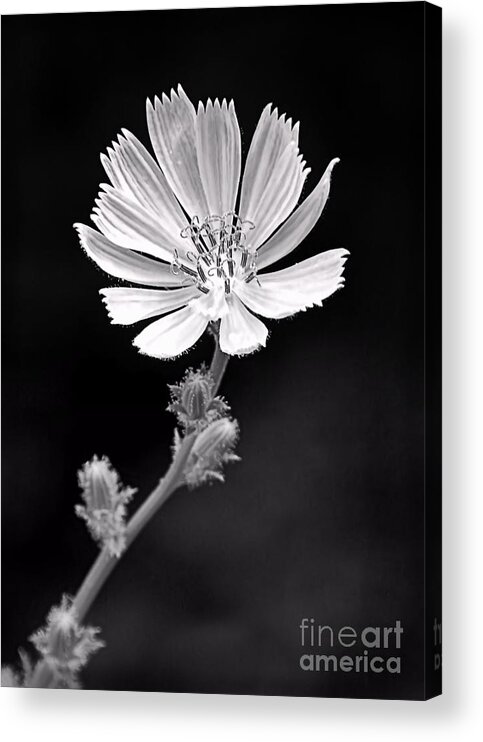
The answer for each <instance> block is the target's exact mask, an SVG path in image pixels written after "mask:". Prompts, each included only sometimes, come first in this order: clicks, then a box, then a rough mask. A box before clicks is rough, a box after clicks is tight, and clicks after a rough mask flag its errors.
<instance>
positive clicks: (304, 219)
mask: <svg viewBox="0 0 483 742" xmlns="http://www.w3.org/2000/svg"><path fill="white" fill-rule="evenodd" d="M338 162H339V159H338V158H335V159H334V160H332V161H331V162H330V163H329V166H328V168H327V170H326V171H325V173H324V174H323V176H322V178H321V179H320V181H319V183H318V184H317V186H316V187H315V188H314V190H313V191H312V193H311V194H310V195H309V196H307V198H306V199H305V201H303V203H301V204H300V206H299V207H298V208H297V209H296V210H295V211H294V213H293V214H292V216H291V217H289V218H288V219H287V221H286V222H285V224H283V225H282V226H281V227H280V229H279V230H278V231H277V232H276V233H275V234H274V235H273V236H272V237H271V238H270V239H269V240H268V242H265V244H264V245H262V246H261V247H260V248H259V250H258V254H257V267H258V269H259V270H260V269H261V268H265V267H266V266H267V265H271V264H272V263H275V261H277V260H280V258H283V257H284V256H285V255H288V253H290V252H292V250H294V249H295V248H296V247H297V246H298V245H300V243H301V242H302V240H303V239H305V237H306V236H307V235H308V233H309V232H310V230H311V229H312V228H313V226H314V225H315V223H316V222H317V220H318V219H319V217H320V215H321V214H322V211H323V209H324V206H325V204H326V202H327V198H328V197H329V190H330V177H331V173H332V169H333V167H334V165H336V164H337V163H338Z"/></svg>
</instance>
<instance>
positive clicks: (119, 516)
mask: <svg viewBox="0 0 483 742" xmlns="http://www.w3.org/2000/svg"><path fill="white" fill-rule="evenodd" d="M78 480H79V487H80V488H81V489H82V490H83V492H82V498H83V500H84V502H85V505H77V506H76V509H75V510H76V513H77V515H78V516H79V517H80V518H83V519H84V520H85V521H86V523H87V527H88V529H89V531H90V533H91V535H92V537H93V539H94V540H95V541H97V542H98V543H99V545H100V546H101V547H104V546H107V548H108V549H109V552H110V553H111V554H112V555H113V556H117V557H119V556H120V555H121V553H122V552H123V550H124V548H125V545H126V522H125V520H126V504H127V503H128V502H129V501H130V500H131V498H132V496H133V494H134V493H135V492H136V490H135V489H133V488H132V487H123V486H122V483H121V480H120V478H119V474H118V473H117V471H116V470H115V469H113V468H112V466H111V462H110V461H109V459H108V458H107V457H106V456H103V457H102V459H98V458H97V456H94V457H93V459H92V460H91V461H87V462H86V463H85V464H84V466H83V467H82V469H80V470H79V473H78Z"/></svg>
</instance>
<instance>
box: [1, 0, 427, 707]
mask: <svg viewBox="0 0 483 742" xmlns="http://www.w3.org/2000/svg"><path fill="white" fill-rule="evenodd" d="M422 63H423V4H421V3H415V4H413V3H409V4H408V3H404V4H379V5H361V6H358V5H353V6H326V7H324V6H320V7H296V8H290V7H288V8H278V9H275V8H271V9H265V8H260V9H228V10H226V9H217V10H203V11H197V10H189V11H162V12H133V13H101V14H80V15H79V14H75V15H45V16H18V17H6V18H5V17H4V18H3V330H2V332H3V617H2V618H3V644H2V648H3V655H2V656H3V661H4V662H14V661H16V651H17V647H18V646H24V647H28V642H27V637H28V635H29V634H30V633H31V632H32V631H33V630H34V629H36V628H37V627H38V626H39V625H41V624H42V623H43V621H44V617H45V614H46V613H47V611H48V609H49V608H50V606H51V605H52V604H54V603H57V602H58V601H59V598H60V596H61V594H62V593H63V592H72V593H73V592H75V590H76V589H77V587H78V585H79V583H80V582H81V580H82V578H83V576H84V574H85V572H86V570H87V569H88V567H89V565H90V564H91V562H92V560H93V559H94V557H95V556H96V553H97V549H96V546H95V545H94V544H93V542H92V541H91V540H90V539H89V537H88V535H87V533H86V532H85V529H84V525H83V522H81V521H80V520H79V519H78V518H76V517H75V516H74V513H73V508H74V504H75V503H76V502H78V501H79V492H78V489H77V485H76V470H77V469H78V467H79V466H80V465H81V464H82V463H83V462H84V461H85V460H86V459H88V458H90V457H91V456H92V454H93V453H97V454H99V455H101V454H107V455H109V456H110V458H111V460H112V462H113V463H114V465H115V466H117V468H118V469H119V470H120V473H121V475H122V477H123V480H124V482H125V483H126V484H130V485H134V486H138V487H139V494H138V496H137V500H136V504H139V503H140V502H141V501H142V498H144V497H145V496H146V495H147V493H148V492H149V491H150V489H151V488H152V487H153V486H154V485H155V484H156V482H157V480H158V477H159V476H160V474H161V473H162V472H163V471H164V470H165V468H166V467H167V465H168V462H169V456H170V453H169V446H170V444H171V440H172V429H173V422H174V420H173V418H172V416H170V415H169V414H168V413H167V412H165V411H164V410H165V407H166V404H167V401H168V397H167V390H166V383H167V382H175V381H177V380H178V379H179V378H180V377H181V376H182V374H183V371H184V369H185V367H186V366H187V365H188V364H189V365H196V364H199V363H200V362H201V361H202V360H204V359H206V360H208V359H209V357H210V353H211V339H210V338H208V337H206V338H204V339H203V340H202V341H200V342H199V343H198V344H197V346H196V347H195V348H194V349H192V350H191V351H190V352H189V354H188V355H186V356H184V357H183V358H180V359H178V360H176V361H171V362H161V361H157V360H155V359H152V358H148V357H146V356H142V355H140V354H138V353H137V352H136V351H135V349H133V348H132V347H131V340H132V338H133V337H134V336H135V334H136V332H137V331H139V328H138V327H131V328H123V327H113V326H111V325H110V324H109V322H108V318H107V315H106V312H105V310H104V307H103V305H102V304H101V301H100V298H99V296H98V294H97V292H98V289H100V288H102V287H104V286H108V285H113V284H115V283H116V282H115V280H113V279H111V278H110V277H108V276H106V275H104V274H103V273H102V272H101V271H99V270H96V267H95V266H94V264H93V263H91V262H90V261H89V260H88V259H86V257H85V255H84V254H83V253H82V251H81V249H80V248H79V246H78V242H77V238H76V234H75V232H74V230H73V229H72V224H73V222H76V221H82V222H85V223H88V220H89V214H90V210H91V207H92V205H93V199H94V198H95V196H96V194H97V190H98V183H99V182H101V181H105V175H104V172H103V170H102V168H101V165H100V162H99V157H98V154H99V152H101V151H105V148H106V147H107V146H108V145H109V143H110V141H111V140H112V139H113V138H114V136H115V135H116V134H117V133H118V132H119V130H120V129H121V127H126V128H128V129H130V130H131V131H133V132H134V133H135V134H136V135H137V136H138V137H139V138H140V139H141V140H142V141H143V142H144V143H145V144H146V145H148V142H149V140H148V134H147V127H146V122H145V100H146V97H147V96H150V97H153V96H154V95H155V94H158V95H160V94H161V93H162V92H163V91H169V89H170V88H171V87H172V86H175V85H176V84H177V83H178V82H181V83H182V84H183V86H184V88H185V90H186V92H187V93H188V95H189V96H190V97H191V98H192V100H193V101H195V102H196V101H197V100H198V99H206V98H208V97H212V98H213V97H216V96H218V97H220V98H221V97H224V96H226V97H227V98H231V97H233V98H234V99H235V103H236V108H237V113H238V119H239V122H240V126H241V129H242V138H243V150H244V154H245V155H246V153H247V151H248V147H249V143H250V138H251V135H252V133H253V131H254V128H255V126H256V123H257V120H258V117H259V115H260V113H261V110H262V108H263V106H264V105H265V104H266V103H267V102H269V101H273V102H274V104H276V105H278V107H279V110H281V111H286V112H287V113H288V115H290V116H292V117H294V119H295V120H300V121H301V149H302V152H303V153H304V156H305V158H306V159H307V162H308V164H309V165H310V166H311V167H312V174H311V175H310V176H309V180H308V184H307V185H306V188H305V193H308V192H309V190H311V189H312V188H313V187H314V185H315V184H316V182H317V181H318V179H319V177H320V175H321V174H322V172H323V170H324V168H325V167H326V165H327V163H328V162H329V160H330V159H331V158H332V157H335V156H339V157H340V158H341V164H340V165H339V166H338V167H337V168H336V171H335V174H334V179H333V188H332V195H331V199H330V201H329V203H328V206H327V208H326V210H325V212H324V215H323V217H322V219H321V220H320V221H319V222H318V224H317V225H316V227H315V228H314V230H313V231H312V233H311V234H310V236H309V237H308V238H307V239H306V240H305V242H304V243H303V244H302V245H301V246H300V247H299V248H298V250H297V251H296V253H295V254H292V255H291V256H290V259H286V260H284V261H283V265H286V264H289V263H290V262H291V261H293V260H294V259H296V260H300V259H304V258H307V257H310V256H311V255H314V254H315V253H317V252H319V251H320V250H325V249H330V248H335V247H341V246H343V247H346V248H348V249H349V250H350V252H351V258H350V260H349V262H348V265H347V270H346V277H347V284H346V287H345V288H344V290H343V291H341V292H339V293H337V294H336V295H335V296H334V297H332V298H331V299H329V300H328V301H327V302H326V304H325V306H324V308H322V309H318V308H316V309H312V310H310V311H308V312H306V313H301V314H299V315H297V316H296V317H295V318H293V319H289V320H284V321H281V322H278V323H277V322H273V321H272V322H270V321H268V324H269V326H270V330H271V337H270V339H269V343H268V345H267V348H266V350H263V351H261V352H258V353H256V354H254V355H252V356H249V357H245V358H242V359H234V360H232V361H231V362H230V364H229V367H228V371H227V374H226V377H225V381H224V384H223V392H224V394H225V395H226V397H227V399H228V400H229V402H230V403H231V405H232V408H233V411H234V414H235V415H236V417H237V418H238V420H239V422H240V426H241V440H240V445H239V453H240V455H241V456H242V458H243V461H242V462H241V463H240V464H238V465H235V466H233V467H231V469H230V470H229V471H228V476H227V484H226V485H225V486H221V485H215V486H212V487H205V488H203V489H200V490H197V491H195V492H187V491H184V490H183V491H180V492H178V493H177V494H176V496H175V497H173V499H172V500H170V501H169V502H168V504H167V505H166V507H165V508H164V509H163V510H162V511H161V512H160V513H158V515H157V517H156V518H155V519H154V520H153V521H152V522H151V523H150V524H149V526H148V527H147V529H146V531H145V532H144V533H143V535H142V537H141V538H140V539H139V540H138V542H136V543H135V544H134V546H133V547H132V548H131V549H130V551H129V552H128V553H127V555H126V556H125V558H124V560H123V562H122V564H121V565H120V566H119V567H118V568H117V570H116V571H115V573H114V574H113V576H112V577H111V578H110V580H109V582H108V583H107V585H106V587H105V588H104V589H103V591H102V593H101V595H100V597H99V598H98V600H97V601H96V603H95V605H94V606H93V608H92V610H91V612H90V614H89V616H88V621H89V623H91V624H94V625H99V626H101V627H102V636H103V638H104V639H105V641H106V642H107V648H106V649H105V650H103V651H102V652H99V654H98V655H97V656H96V657H95V658H94V659H93V661H92V662H91V663H90V664H89V666H88V667H87V668H86V670H85V672H84V673H83V679H84V684H85V686H86V687H88V688H105V689H127V690H130V689H131V690H166V691H168V690H169V691H192V692H219V693H260V694H291V695H348V696H374V697H409V698H411V697H415V696H418V695H420V694H421V687H422V667H423V666H422V663H423V657H422V642H423V626H422V621H423V572H422V568H423V446H422V442H423V427H422V415H423V407H422V401H423V376H422V363H423V355H422V347H423V346H422V342H423V324H422V311H423V310H422V308H423V303H422V302H423V272H422V266H423V262H422V261H423V211H422V195H423V76H422ZM148 146H149V145H148ZM280 267H282V263H281V264H280ZM304 616H306V617H309V618H310V617H314V618H315V619H316V621H317V622H318V623H320V624H326V623H328V624H331V625H333V626H334V627H335V628H338V627H340V626H343V625H347V624H349V625H352V626H354V627H356V628H363V627H364V626H368V625H375V626H381V625H386V626H391V625H394V622H395V620H396V619H400V620H401V621H402V623H403V626H404V631H405V633H404V640H403V649H402V657H403V660H402V667H403V672H402V674H401V675H400V676H398V675H389V674H387V673H384V674H381V675H375V674H373V673H370V674H367V675H363V674H357V675H356V674H355V673H347V674H346V673H341V672H338V673H323V672H320V673H315V672H314V673H304V672H302V671H301V670H300V669H299V666H298V660H299V657H300V654H301V649H300V639H299V629H298V626H299V623H300V620H301V618H302V617H304ZM324 651H325V650H324Z"/></svg>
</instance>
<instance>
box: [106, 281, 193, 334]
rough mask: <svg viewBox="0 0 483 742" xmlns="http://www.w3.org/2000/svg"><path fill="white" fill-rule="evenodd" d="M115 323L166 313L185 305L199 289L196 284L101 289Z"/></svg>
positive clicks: (124, 323)
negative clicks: (169, 286)
mask: <svg viewBox="0 0 483 742" xmlns="http://www.w3.org/2000/svg"><path fill="white" fill-rule="evenodd" d="M99 293H100V294H101V295H102V296H103V297H104V298H103V302H104V304H105V305H106V308H107V311H108V314H109V317H110V318H111V322H112V324H113V325H131V324H133V323H134V322H140V320H143V319H148V318H149V317H156V316H157V315H158V314H166V313H167V312H172V311H173V310H174V309H179V308H180V307H184V306H185V305H186V304H187V303H188V302H189V301H191V299H193V298H194V297H195V296H196V295H197V294H199V291H198V290H197V288H196V287H195V286H187V287H186V288H182V289H168V290H167V291H161V290H156V289H132V288H112V289H101V290H100V292H99Z"/></svg>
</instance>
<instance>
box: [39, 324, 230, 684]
mask: <svg viewBox="0 0 483 742" xmlns="http://www.w3.org/2000/svg"><path fill="white" fill-rule="evenodd" d="M215 343H216V346H215V351H214V353H213V359H212V362H211V366H210V371H211V373H212V376H213V378H214V380H215V387H214V392H213V394H216V393H217V391H218V389H219V387H220V384H221V381H222V379H223V375H224V373H225V370H226V366H227V363H228V359H229V356H228V355H226V354H225V353H223V351H222V350H220V345H219V342H218V336H217V335H215ZM195 440H196V435H195V434H194V433H191V434H190V435H187V436H185V437H184V438H183V440H182V443H181V445H180V447H179V449H178V451H177V452H176V455H175V456H174V457H173V461H172V462H171V465H170V467H169V469H168V471H167V472H166V474H165V475H164V477H163V478H162V479H161V480H160V482H159V484H158V486H157V487H155V489H154V490H153V491H152V492H151V494H150V495H149V496H148V497H147V498H146V500H145V501H144V503H143V504H142V505H141V507H140V508H138V510H137V511H136V512H135V513H134V515H133V516H132V518H131V519H130V521H129V523H128V524H127V530H126V548H125V549H124V552H123V554H125V553H126V551H127V549H128V548H129V546H130V545H131V544H132V542H133V541H134V539H135V538H136V537H137V536H138V535H139V534H140V532H141V531H142V530H143V528H144V527H145V526H146V525H147V523H149V521H150V520H151V518H152V517H153V516H154V514H155V513H156V512H157V511H158V510H159V508H160V507H161V506H162V505H164V503H165V502H166V501H167V500H168V499H169V497H170V496H171V495H172V494H173V492H174V491H175V490H176V489H178V487H180V486H181V485H182V484H183V472H184V469H185V466H186V462H187V460H188V457H189V455H190V453H191V449H192V448H193V444H194V442H195ZM119 561H120V559H119V558H118V557H115V556H112V554H110V553H109V551H108V549H107V548H104V549H102V551H101V553H100V554H99V556H98V557H97V559H96V560H95V562H94V564H93V565H92V567H91V569H90V570H89V572H88V573H87V575H86V577H85V579H84V581H83V582H82V585H81V586H80V588H79V590H78V592H77V594H76V596H75V598H74V601H73V608H74V609H75V611H76V614H77V618H78V621H79V623H82V621H83V620H84V618H85V616H86V614H87V612H88V611H89V609H90V607H91V605H92V603H93V602H94V600H95V599H96V597H97V595H98V593H99V591H100V590H101V588H102V586H103V585H104V583H105V582H106V580H107V578H108V577H109V575H110V574H111V572H112V571H113V569H114V567H115V566H116V564H118V562H119ZM52 677H53V676H52V670H51V668H50V666H49V665H48V664H47V662H46V661H43V662H39V663H38V665H37V668H36V670H35V672H34V675H33V678H32V682H31V684H30V685H31V687H32V688H48V687H50V683H51V682H52Z"/></svg>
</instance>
